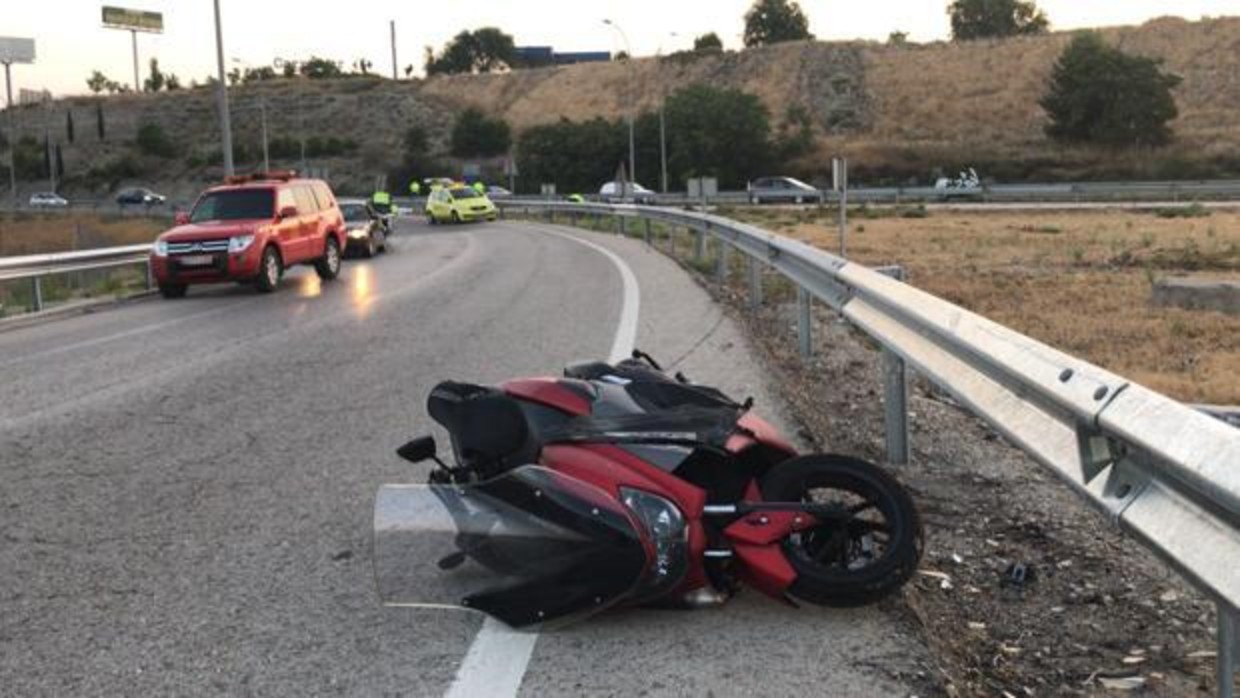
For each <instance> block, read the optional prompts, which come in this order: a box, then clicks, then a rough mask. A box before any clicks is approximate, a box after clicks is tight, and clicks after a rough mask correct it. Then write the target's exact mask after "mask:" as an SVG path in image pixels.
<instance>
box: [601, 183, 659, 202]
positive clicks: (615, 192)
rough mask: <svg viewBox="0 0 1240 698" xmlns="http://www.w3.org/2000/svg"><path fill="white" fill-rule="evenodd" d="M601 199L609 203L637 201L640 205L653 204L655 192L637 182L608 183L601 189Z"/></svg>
mask: <svg viewBox="0 0 1240 698" xmlns="http://www.w3.org/2000/svg"><path fill="white" fill-rule="evenodd" d="M598 195H599V198H600V199H602V200H603V201H606V202H608V203H610V202H614V201H629V200H631V201H636V202H637V203H639V204H653V203H654V192H652V191H650V190H649V189H647V188H645V187H643V186H642V185H640V184H638V183H637V182H608V183H606V184H604V185H603V186H601V187H599V190H598Z"/></svg>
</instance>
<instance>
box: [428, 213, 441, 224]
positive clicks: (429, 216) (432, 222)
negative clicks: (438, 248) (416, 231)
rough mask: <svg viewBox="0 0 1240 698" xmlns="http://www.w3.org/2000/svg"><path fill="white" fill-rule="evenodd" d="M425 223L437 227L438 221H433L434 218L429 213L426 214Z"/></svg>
mask: <svg viewBox="0 0 1240 698" xmlns="http://www.w3.org/2000/svg"><path fill="white" fill-rule="evenodd" d="M426 222H427V223H428V224H429V225H439V221H437V220H435V216H434V215H432V214H429V213H428V214H426Z"/></svg>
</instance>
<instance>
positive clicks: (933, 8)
mask: <svg viewBox="0 0 1240 698" xmlns="http://www.w3.org/2000/svg"><path fill="white" fill-rule="evenodd" d="M219 2H220V12H221V15H222V18H223V27H224V55H225V61H226V63H227V67H232V66H234V65H239V66H242V67H245V66H263V65H270V64H271V63H272V62H273V61H274V60H275V59H277V58H293V59H296V58H303V57H307V56H309V55H311V54H317V55H320V56H324V57H329V58H333V59H336V60H341V61H343V62H344V63H345V64H346V65H349V64H352V63H353V62H354V61H356V60H357V59H358V58H366V59H369V60H370V61H371V62H372V63H373V64H374V66H375V68H374V70H376V71H378V72H383V73H386V74H390V73H391V66H392V60H391V53H390V45H389V28H388V27H389V25H388V23H389V21H391V20H395V22H396V48H397V62H398V64H399V65H400V66H401V68H402V69H403V67H404V66H405V65H407V64H410V63H412V64H413V65H415V66H416V67H417V70H418V73H420V72H421V65H422V62H423V51H424V47H426V46H434V47H436V48H437V49H438V48H439V47H441V46H442V45H443V44H444V43H445V42H446V41H447V40H449V39H450V38H451V37H452V36H453V35H454V34H456V33H457V32H458V31H460V30H462V29H473V28H477V27H481V26H497V27H500V28H501V29H503V30H504V31H506V32H508V33H509V34H512V35H513V37H514V38H515V39H516V43H517V45H519V46H522V45H551V46H554V47H555V48H556V49H557V50H561V51H590V50H595V51H609V50H610V51H618V50H621V49H623V48H624V42H623V40H622V39H621V38H620V36H619V35H618V33H617V32H615V31H613V30H612V29H611V28H609V27H608V26H606V25H604V24H603V22H602V20H603V19H605V18H606V19H611V20H613V21H614V22H615V24H616V25H618V26H619V27H620V28H621V29H622V30H623V32H624V33H625V35H626V36H627V40H628V41H629V42H630V45H631V48H632V52H633V53H634V54H635V55H639V56H640V55H653V54H655V53H657V52H659V51H660V50H661V51H663V52H664V53H668V52H672V51H677V50H682V49H686V48H690V47H692V44H693V37H694V36H697V35H699V34H703V33H706V32H711V31H713V32H715V33H717V34H718V35H719V37H720V38H721V39H723V43H724V46H725V47H726V48H729V49H733V48H740V46H741V33H742V31H743V29H744V21H743V17H744V14H745V11H746V10H747V9H748V7H749V6H750V5H751V4H752V0H575V1H568V0H509V1H504V0H469V2H451V3H448V2H426V1H425V0H417V1H414V0H406V1H405V2H397V1H394V0H348V2H344V3H334V2H331V3H329V2H326V1H325V0H317V1H315V0H219ZM5 4H6V5H8V7H6V9H5V10H4V12H3V23H2V24H0V36H12V37H27V38H33V39H34V40H35V46H36V54H37V57H36V60H35V64H34V65H14V66H13V82H14V89H13V92H14V96H15V98H16V95H17V91H18V88H28V89H48V90H51V91H52V92H53V93H55V94H58V95H60V94H76V93H85V92H86V91H87V89H86V82H85V80H86V78H87V77H88V76H89V75H90V73H91V71H92V70H95V69H98V70H101V71H102V72H103V73H104V74H105V75H107V76H108V77H110V78H112V79H113V80H116V81H118V82H123V83H132V82H133V77H132V76H133V54H132V47H131V43H130V34H129V32H127V31H117V30H114V29H105V28H103V26H102V22H101V19H100V17H101V10H100V8H101V5H102V3H99V2H93V1H91V0H41V1H39V2H34V1H33V0H5ZM109 4H115V5H119V6H122V7H130V8H134V9H142V10H151V11H156V12H162V13H163V15H164V27H165V31H164V33H163V34H139V35H138V51H139V60H140V62H141V67H142V77H143V79H145V77H146V74H147V62H148V60H149V59H150V58H151V57H155V58H158V59H159V64H160V68H161V69H162V70H163V71H164V72H172V73H176V74H177V75H178V77H180V78H181V81H182V83H185V84H188V83H189V81H190V80H191V79H197V80H199V81H200V82H201V81H203V80H204V78H205V77H206V76H207V75H210V74H214V72H215V24H214V15H213V9H212V7H213V6H212V2H211V0H114V1H112V2H109ZM800 4H801V7H802V9H803V10H804V11H805V13H806V15H808V17H809V21H810V31H812V32H813V33H814V34H815V35H816V36H817V37H819V38H821V39H828V40H841V39H873V40H879V41H882V40H885V39H886V38H887V35H888V34H890V33H891V32H892V31H896V30H899V31H904V32H907V33H908V35H909V39H910V40H912V41H919V42H921V41H935V40H940V39H946V38H948V20H947V13H946V7H947V5H948V0H868V2H865V3H859V2H856V0H851V1H845V0H803V1H802V2H801V3H800ZM1037 4H1038V6H1039V7H1041V8H1042V9H1043V10H1044V11H1045V12H1046V14H1047V15H1048V16H1049V17H1050V20H1051V26H1052V28H1053V29H1077V28H1082V27H1094V26H1111V25H1121V24H1139V23H1141V22H1144V21H1146V20H1149V19H1152V18H1155V17H1160V16H1164V15H1175V16H1179V17H1185V18H1188V19H1199V18H1201V17H1203V16H1211V17H1215V16H1220V15H1240V0H1040V1H1039V2H1038V3H1037ZM227 67H226V69H227ZM402 74H403V73H402Z"/></svg>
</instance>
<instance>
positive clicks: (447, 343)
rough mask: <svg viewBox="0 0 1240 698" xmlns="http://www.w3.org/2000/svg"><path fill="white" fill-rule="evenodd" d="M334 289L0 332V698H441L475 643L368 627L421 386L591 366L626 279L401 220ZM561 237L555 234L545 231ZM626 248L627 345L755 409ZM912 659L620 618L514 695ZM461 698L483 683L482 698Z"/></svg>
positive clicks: (711, 315) (637, 615) (794, 690)
mask: <svg viewBox="0 0 1240 698" xmlns="http://www.w3.org/2000/svg"><path fill="white" fill-rule="evenodd" d="M402 225H403V226H404V227H405V230H403V231H402V234H401V235H399V236H397V238H396V240H395V243H394V246H395V247H396V248H397V249H396V250H395V251H394V252H393V253H392V254H389V255H385V256H382V257H380V258H378V259H376V260H370V261H354V262H350V263H348V264H346V266H345V269H344V272H343V274H342V277H341V278H340V279H339V280H338V281H336V282H334V283H325V284H321V283H319V281H318V279H317V277H315V276H314V274H313V271H311V270H309V269H301V270H295V271H293V272H292V273H290V275H289V276H288V277H286V279H285V281H284V284H283V288H282V289H281V290H280V291H279V292H278V293H276V294H274V295H270V296H259V295H256V294H254V293H253V292H252V291H250V290H249V289H246V288H241V287H235V286H220V287H212V288H207V289H198V288H195V289H191V291H190V296H189V297H188V298H187V299H184V300H182V301H161V300H155V299H151V300H146V301H141V302H135V303H129V304H124V305H121V306H117V307H115V308H111V309H105V310H103V311H100V312H96V313H93V314H89V315H82V316H78V317H73V318H68V319H61V320H57V321H54V322H48V323H45V324H40V325H36V326H33V327H25V328H20V329H14V330H10V331H6V332H3V333H0V385H2V386H3V400H0V477H2V478H3V480H2V482H3V487H0V536H2V538H0V686H3V687H4V693H5V694H7V695H65V694H72V695H104V694H107V695H116V694H127V695H135V694H180V695H184V694H194V695H202V694H206V693H226V694H262V695H299V696H300V695H319V694H330V693H343V694H350V695H357V694H393V693H399V694H407V695H441V694H443V693H444V692H445V691H447V690H448V689H449V687H451V686H452V685H453V683H454V681H457V680H458V676H457V673H458V669H459V668H460V667H461V660H462V658H463V657H464V656H465V655H466V652H467V651H468V650H469V648H470V646H471V643H472V642H473V641H474V638H475V635H476V634H477V632H478V629H479V626H480V625H481V620H480V618H479V617H478V616H476V615H474V614H471V613H466V612H453V611H426V610H415V609H385V608H382V607H380V606H379V605H378V603H377V600H376V598H375V592H374V584H373V578H372V575H371V565H370V526H371V505H372V500H373V496H374V492H375V490H376V488H377V487H378V486H379V485H380V484H381V483H385V482H410V481H420V478H421V477H422V476H423V473H424V471H423V470H421V469H419V468H416V467H412V466H409V465H407V464H404V463H402V462H401V461H399V460H398V459H397V458H396V457H395V456H394V454H393V450H394V449H395V448H396V447H397V446H398V445H400V444H401V443H402V442H403V441H404V440H405V439H407V438H408V437H410V436H414V435H419V434H422V433H425V432H427V431H431V430H432V429H431V426H432V425H431V423H430V420H429V419H428V418H427V417H426V415H425V412H424V404H425V397H426V394H427V392H428V391H429V389H430V387H431V386H432V385H434V384H435V383H436V382H437V381H439V380H441V379H445V378H456V379H460V380H470V381H477V382H495V381H499V380H502V379H505V378H508V377H512V376H518V375H542V374H551V373H556V372H558V371H559V369H560V368H561V367H562V366H563V365H564V364H565V363H567V362H569V361H572V360H575V359H580V358H596V357H597V358H603V357H605V356H606V354H607V353H608V351H609V349H610V347H611V344H612V341H613V337H614V335H615V333H616V325H617V321H618V317H619V314H620V312H621V307H620V306H621V302H622V294H621V292H620V291H621V276H620V274H619V273H618V270H617V268H616V266H615V264H613V262H612V261H611V260H609V259H608V258H607V257H606V256H604V255H603V254H601V253H600V252H599V251H598V250H596V249H592V248H591V247H589V246H586V245H582V244H580V243H578V242H575V241H573V240H570V239H567V238H566V237H564V236H563V235H560V234H555V233H554V232H549V231H548V229H547V227H545V226H531V225H528V224H515V223H497V224H488V225H476V226H468V227H459V228H428V227H425V226H422V225H415V224H409V223H404V224H402ZM557 230H559V231H561V232H562V231H563V230H564V229H557ZM573 234H574V235H577V236H579V237H581V238H585V239H589V240H592V241H594V242H595V243H596V244H599V245H603V246H605V247H607V248H608V249H611V250H612V251H614V252H615V253H616V254H617V255H618V256H619V257H620V258H621V259H623V260H624V261H625V263H627V265H628V266H629V268H631V269H632V271H633V273H634V275H635V276H636V278H637V280H638V284H639V287H640V295H641V302H640V312H639V324H638V331H637V344H638V346H640V347H642V348H644V349H646V350H648V351H650V352H651V353H653V354H655V355H656V356H658V357H660V358H662V359H664V360H666V361H667V362H668V363H674V364H675V365H676V368H678V369H682V370H684V371H685V372H686V373H688V374H689V375H690V376H691V377H693V378H695V379H697V380H700V381H702V382H713V383H716V384H718V385H720V386H721V387H724V388H725V389H726V390H728V391H729V392H731V393H733V394H734V395H736V396H738V397H743V396H746V395H753V396H754V397H755V398H756V400H757V404H758V409H759V410H761V411H762V412H764V413H766V414H769V415H773V416H774V417H775V418H776V421H780V410H781V406H780V405H779V403H778V402H777V401H776V400H775V399H774V398H773V396H772V395H771V394H770V392H769V390H768V388H767V386H766V384H765V382H764V380H763V378H762V373H761V370H760V368H759V367H758V366H757V365H756V363H755V359H754V355H753V354H752V353H751V352H750V349H749V348H748V346H747V344H746V342H745V340H744V338H743V337H742V336H741V335H740V334H739V331H738V329H737V328H736V327H735V326H734V325H733V323H732V322H731V321H729V320H728V319H727V318H726V317H725V316H724V315H723V314H722V312H721V310H720V309H719V308H718V307H716V306H715V305H713V304H712V303H711V302H710V300H709V298H708V297H707V296H706V295H705V294H704V293H703V292H702V291H701V290H700V289H699V288H698V287H697V286H696V285H694V283H693V282H692V281H691V280H690V279H689V278H688V277H687V276H686V275H684V274H683V273H682V272H681V271H680V270H679V269H678V268H677V267H676V266H675V265H674V264H672V263H671V262H669V261H668V260H666V259H665V258H663V257H662V256H661V255H659V254H657V253H655V252H653V251H651V250H648V249H646V248H645V247H643V246H642V245H641V244H640V243H639V242H635V241H630V240H619V239H616V238H613V237H610V236H605V235H600V234H588V233H573ZM924 654H925V650H924V649H923V648H922V647H920V645H918V644H917V642H916V641H915V640H914V639H913V638H912V636H911V633H910V631H909V629H908V627H907V626H906V625H905V622H904V621H903V620H902V619H901V618H899V617H897V616H895V615H892V614H891V613H889V612H887V611H885V610H882V609H879V608H866V609H855V610H848V611H841V610H831V609H818V608H812V607H803V608H799V609H797V608H793V607H791V606H786V605H782V604H779V603H776V602H773V601H771V600H768V599H766V598H765V597H762V596H761V595H759V594H757V593H754V592H749V593H743V594H741V595H740V596H738V597H737V598H736V599H734V600H733V602H732V603H730V604H729V605H728V606H725V607H724V608H722V609H715V610H709V611H696V612H669V611H650V610H631V611H621V612H616V613H612V614H609V615H605V616H603V617H600V618H596V619H593V620H591V621H589V622H587V623H585V624H581V625H577V626H572V627H569V628H567V629H564V630H560V631H556V632H553V633H548V634H544V635H542V636H540V637H539V638H538V641H537V644H536V646H535V648H534V652H533V656H532V658H531V659H530V661H529V665H528V667H527V668H526V671H525V675H524V681H523V682H522V683H521V689H520V690H521V694H522V695H529V696H547V695H581V694H590V695H637V694H651V695H708V694H713V695H740V694H753V695H757V694H761V695H791V694H810V693H812V694H816V695H841V696H842V695H848V696H868V695H873V696H891V695H901V694H908V693H909V692H910V688H909V686H907V685H904V684H902V683H900V682H899V681H896V680H895V679H893V678H892V670H906V671H911V670H912V668H913V667H914V666H915V665H916V663H917V662H918V661H920V660H922V659H923V658H924ZM475 683H476V682H475Z"/></svg>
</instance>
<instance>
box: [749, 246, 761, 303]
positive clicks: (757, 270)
mask: <svg viewBox="0 0 1240 698" xmlns="http://www.w3.org/2000/svg"><path fill="white" fill-rule="evenodd" d="M761 306H762V262H759V261H758V259H757V257H750V258H749V307H750V308H759V307H761Z"/></svg>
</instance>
